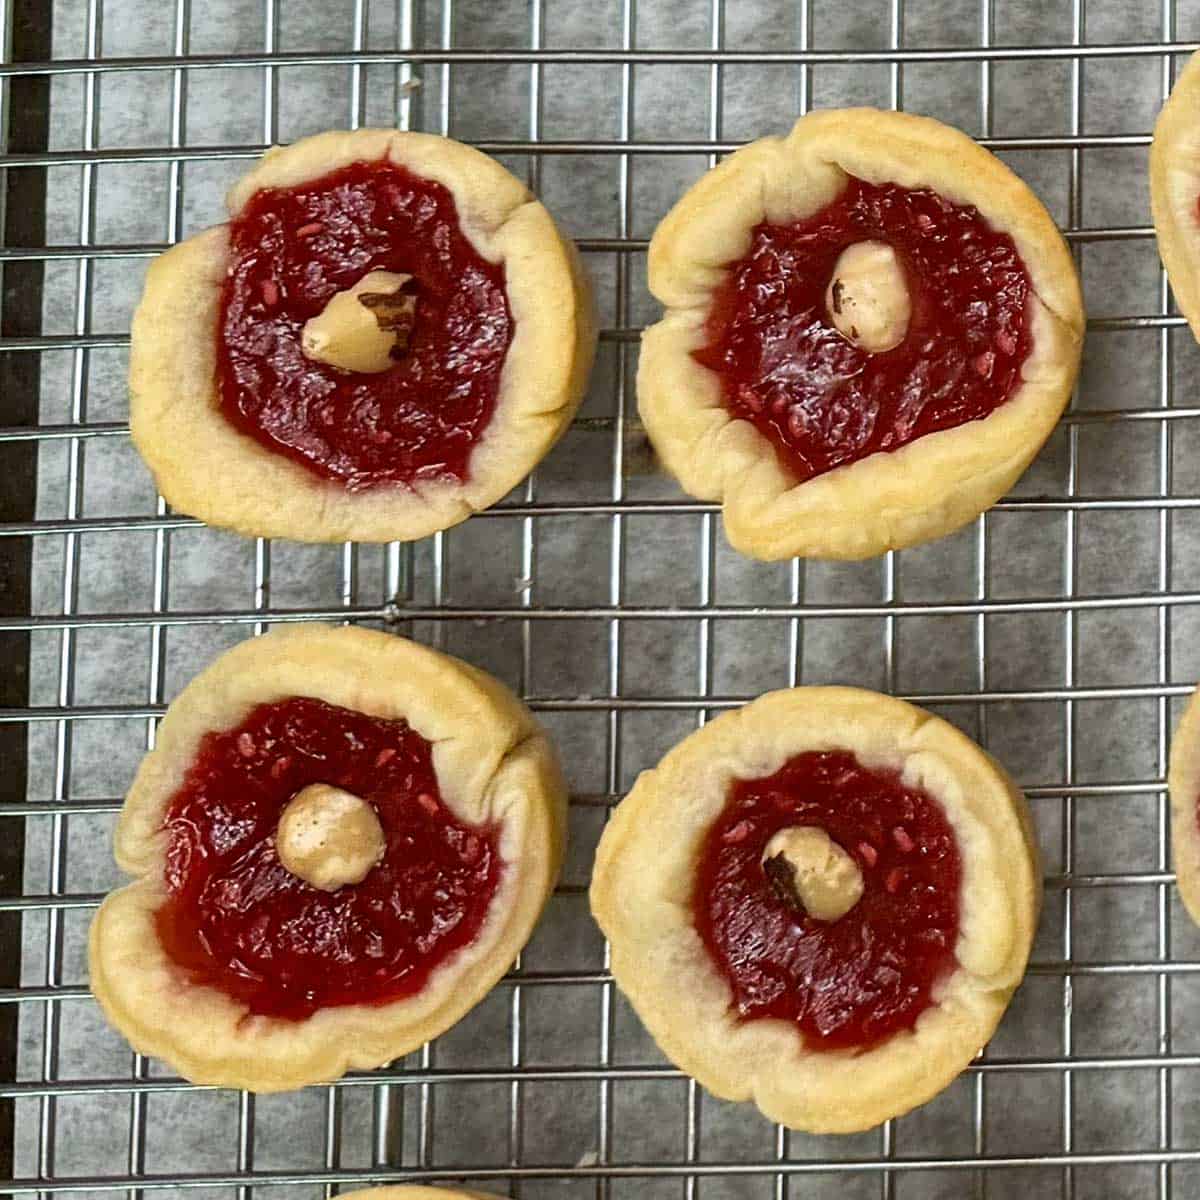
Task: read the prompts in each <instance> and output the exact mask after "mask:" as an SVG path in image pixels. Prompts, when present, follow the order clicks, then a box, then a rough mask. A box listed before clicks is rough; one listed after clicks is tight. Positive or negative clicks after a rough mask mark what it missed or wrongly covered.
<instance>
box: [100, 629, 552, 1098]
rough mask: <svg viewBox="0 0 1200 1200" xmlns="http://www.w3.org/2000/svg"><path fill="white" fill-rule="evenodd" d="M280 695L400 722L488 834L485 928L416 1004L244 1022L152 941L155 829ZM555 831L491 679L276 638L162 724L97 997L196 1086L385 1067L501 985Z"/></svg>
mask: <svg viewBox="0 0 1200 1200" xmlns="http://www.w3.org/2000/svg"><path fill="white" fill-rule="evenodd" d="M289 696H308V697H313V698H316V699H319V700H323V701H325V702H326V703H329V704H334V705H340V706H343V707H345V708H350V709H354V710H355V711H358V712H363V713H368V714H370V715H371V716H376V717H383V718H399V717H403V718H404V719H406V720H407V721H408V722H409V724H410V725H411V726H412V727H413V729H414V730H416V732H417V733H419V734H420V735H421V736H422V737H424V738H426V739H427V740H429V741H430V742H432V743H433V763H434V768H435V770H436V772H437V778H438V784H439V788H440V790H441V793H442V797H443V799H444V801H445V803H446V805H447V807H448V808H450V810H451V811H452V812H453V813H454V815H455V816H456V817H457V818H458V819H460V820H462V821H465V822H468V823H471V824H484V823H490V824H495V825H498V826H499V828H500V842H499V848H500V854H501V856H502V858H503V860H504V862H505V864H506V870H505V872H504V874H503V876H502V877H501V882H500V885H499V888H498V890H497V892H496V895H495V897H494V898H493V901H492V905H491V908H490V910H489V912H488V916H487V918H486V919H485V921H484V925H483V928H482V929H481V930H480V932H479V935H478V936H477V937H476V939H475V940H474V941H473V942H472V943H471V944H470V945H469V946H467V947H465V948H464V949H462V950H460V951H459V952H457V953H456V954H455V955H454V956H453V957H452V958H450V959H449V960H447V961H446V962H445V963H443V964H442V966H440V967H439V968H438V969H437V970H436V971H435V972H434V973H433V975H432V976H431V977H430V979H429V981H428V983H427V984H426V985H425V987H424V988H423V989H422V990H421V992H419V993H418V994H417V995H415V996H410V997H407V998H404V999H401V1000H396V1001H393V1002H391V1003H389V1004H383V1005H345V1006H334V1007H330V1008H325V1009H322V1010H320V1011H318V1012H317V1013H315V1014H313V1016H311V1017H310V1018H308V1019H307V1020H304V1021H287V1020H281V1019H278V1018H273V1017H262V1016H250V1015H248V1014H247V1012H246V1010H245V1008H244V1007H243V1006H242V1005H241V1004H239V1003H238V1002H237V1001H235V1000H234V999H232V998H231V997H230V996H228V995H227V994H225V993H224V992H222V991H219V990H218V989H215V988H210V987H202V986H199V985H196V984H194V983H192V982H191V981H190V980H189V979H188V978H187V977H186V976H185V974H184V973H183V972H182V971H180V969H179V968H178V967H176V965H175V964H174V962H173V961H172V960H171V959H170V958H169V957H168V956H167V954H166V953H165V951H164V950H163V948H162V946H161V944H160V942H159V940H158V935H157V932H156V930H155V924H154V914H155V913H156V912H157V910H158V909H159V907H160V906H161V905H162V904H163V902H164V901H165V899H166V890H165V886H164V884H163V869H164V865H165V856H166V834H165V832H164V831H163V828H162V826H163V817H164V814H165V812H166V809H167V806H168V804H169V802H170V800H171V798H172V796H174V794H175V793H176V791H177V790H178V789H179V787H180V785H181V784H182V782H183V778H184V775H185V773H186V771H187V769H188V768H189V766H190V765H191V763H192V762H193V761H194V759H195V756H196V752H197V749H198V747H199V743H200V740H201V739H202V738H203V737H204V735H205V734H206V733H208V732H210V731H212V730H219V729H229V728H233V727H234V726H236V725H238V724H239V723H240V722H241V721H242V720H244V718H245V717H246V715H247V714H248V713H249V712H250V711H251V710H252V709H253V708H254V707H256V706H257V705H259V704H264V703H269V702H271V701H275V700H281V699H285V698H287V697H289ZM565 828H566V790H565V786H564V784H563V780H562V775H561V772H560V771H559V768H558V763H557V760H556V758H555V755H554V751H553V749H552V748H551V745H550V743H549V741H548V740H547V738H546V736H545V734H544V732H543V731H542V730H541V728H540V727H539V726H538V725H537V724H536V722H535V721H534V720H533V717H532V716H531V715H530V713H529V711H528V710H527V709H526V708H525V706H524V705H523V704H521V702H520V701H519V700H518V699H517V698H516V697H515V696H514V695H513V694H512V693H511V692H510V691H509V690H508V689H507V688H506V687H504V685H503V684H501V683H500V682H499V681H498V680H496V679H493V678H492V677H491V676H489V675H486V674H485V673H484V672H482V671H479V670H477V669H476V668H474V667H471V666H468V665H467V664H466V663H463V662H460V661H459V660H458V659H454V658H451V657H450V656H448V655H445V654H440V653H438V652H437V651H434V650H429V649H427V648H425V647H423V646H418V645H417V644H416V643H414V642H409V641H407V640H405V639H404V638H400V637H394V636H391V635H389V634H384V633H377V632H373V631H369V630H364V629H357V628H331V627H329V626H323V625H315V626H291V627H283V628H281V629H278V630H276V631H274V632H271V633H268V634H266V635H265V636H263V637H259V638H254V639H251V640H250V641H247V642H243V643H241V644H240V645H238V646H236V647H235V648H234V649H232V650H230V651H228V652H226V653H225V654H223V655H222V656H221V657H220V658H219V659H217V661H216V662H214V663H213V664H212V665H211V666H210V667H208V668H207V670H205V671H203V672H202V673H201V674H200V675H198V676H197V677H196V678H195V679H193V680H192V681H191V683H189V684H188V686H187V687H186V688H185V689H184V690H183V691H182V692H181V693H180V694H179V696H178V697H177V698H176V699H175V701H174V702H173V703H172V704H171V706H170V708H169V709H168V710H167V714H166V716H165V717H164V718H163V720H162V724H161V725H160V726H159V733H158V740H157V743H156V745H155V748H154V750H153V751H151V752H150V753H149V754H148V755H147V756H146V757H145V758H144V759H143V760H142V763H141V766H140V767H139V769H138V772H137V776H136V777H135V779H134V782H133V786H132V787H131V788H130V790H129V794H128V796H126V798H125V805H124V808H123V809H122V810H121V816H120V819H119V821H118V825H117V832H116V839H115V850H116V857H117V862H118V863H119V864H120V866H121V867H122V868H123V869H124V870H125V871H127V872H128V873H129V874H130V875H132V876H134V877H135V878H134V882H132V883H130V884H127V885H126V886H125V887H123V888H120V889H119V890H117V891H114V892H112V893H111V894H110V895H109V896H108V898H107V899H106V900H105V901H104V903H103V904H102V905H101V906H100V910H99V912H98V913H97V915H96V918H95V920H94V921H93V923H92V928H91V936H90V941H89V961H90V967H91V987H92V991H93V993H94V994H95V996H96V998H97V1000H99V1002H100V1004H101V1007H102V1008H103V1009H104V1012H105V1014H106V1016H107V1017H108V1019H109V1021H110V1022H111V1023H112V1024H113V1025H114V1026H115V1027H116V1028H117V1029H118V1030H120V1032H121V1033H123V1034H124V1035H125V1037H126V1038H128V1040H129V1042H130V1043H131V1044H132V1045H133V1047H134V1048H135V1049H136V1050H138V1051H139V1052H140V1053H142V1054H148V1055H152V1056H154V1057H156V1058H161V1059H164V1060H165V1061H166V1062H168V1063H170V1064H171V1065H172V1066H173V1067H174V1068H175V1069H176V1070H177V1071H178V1072H179V1073H180V1074H181V1075H183V1076H184V1077H185V1078H186V1079H190V1080H191V1081H192V1082H193V1083H201V1084H216V1085H218V1086H222V1087H237V1088H245V1089H247V1090H249V1091H255V1092H273V1091H283V1090H288V1089H292V1088H298V1087H304V1086H306V1085H308V1084H311V1083H321V1082H327V1081H329V1080H333V1079H337V1078H339V1077H340V1076H341V1075H343V1074H344V1073H345V1072H346V1071H348V1070H351V1069H361V1068H373V1067H379V1066H382V1065H383V1064H384V1063H387V1062H390V1061H391V1060H393V1059H395V1058H399V1057H401V1056H403V1055H405V1054H407V1053H409V1052H410V1051H411V1050H415V1049H416V1048H417V1047H419V1046H421V1045H423V1044H424V1043H425V1042H427V1041H430V1040H431V1039H432V1038H435V1037H437V1036H438V1035H439V1034H441V1033H443V1032H444V1031H445V1030H446V1029H448V1028H449V1027H450V1026H451V1025H453V1024H454V1023H455V1022H456V1021H457V1020H459V1019H460V1018H461V1017H462V1016H463V1015H464V1014H465V1013H466V1012H468V1011H469V1010H470V1009H471V1008H473V1007H474V1006H475V1004H477V1003H478V1002H479V1000H480V999H482V998H483V996H484V995H485V994H486V993H487V992H488V991H489V990H490V989H491V988H492V987H493V985H494V984H495V983H496V982H497V980H499V979H500V977H501V976H502V975H503V974H504V973H505V971H507V970H508V968H509V966H510V965H511V964H512V962H513V960H514V959H515V958H516V956H517V954H518V953H519V952H520V950H521V947H522V946H523V945H524V944H525V942H526V940H527V939H528V937H529V934H530V932H531V931H532V929H533V925H534V923H535V922H536V920H537V918H538V914H539V913H540V912H541V910H542V907H543V905H544V904H545V902H546V899H547V897H548V896H549V895H550V892H551V891H552V890H553V887H554V883H555V880H556V878H557V876H558V870H559V866H560V864H561V861H562V852H563V841H564V836H565Z"/></svg>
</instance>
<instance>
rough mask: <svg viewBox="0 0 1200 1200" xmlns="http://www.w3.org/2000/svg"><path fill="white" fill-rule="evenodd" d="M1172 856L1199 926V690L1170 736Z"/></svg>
mask: <svg viewBox="0 0 1200 1200" xmlns="http://www.w3.org/2000/svg"><path fill="white" fill-rule="evenodd" d="M1167 790H1168V792H1169V793H1170V797H1171V857H1172V859H1173V860H1174V867H1175V881H1176V883H1178V884H1179V896H1180V899H1181V900H1182V901H1183V906H1184V908H1186V909H1187V911H1188V916H1190V917H1191V918H1192V920H1193V921H1195V922H1196V924H1197V925H1200V817H1198V816H1197V805H1198V804H1200V689H1197V690H1196V691H1195V692H1193V693H1192V695H1191V697H1190V699H1189V700H1188V703H1187V707H1186V708H1185V709H1184V710H1183V717H1182V718H1181V719H1180V721H1179V726H1178V728H1177V729H1176V730H1175V736H1174V737H1173V738H1172V739H1171V760H1170V765H1169V769H1168V771H1167Z"/></svg>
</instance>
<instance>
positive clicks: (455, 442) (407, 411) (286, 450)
mask: <svg viewBox="0 0 1200 1200" xmlns="http://www.w3.org/2000/svg"><path fill="white" fill-rule="evenodd" d="M230 239H231V248H230V256H231V266H230V268H229V274H228V277H227V278H226V281H225V286H224V290H223V292H222V296H221V315H220V327H219V334H218V338H217V383H218V388H219V393H220V399H221V411H222V412H223V413H224V415H225V417H226V419H227V420H229V421H230V422H231V423H232V424H233V425H234V426H235V428H237V429H239V430H240V431H241V432H242V433H244V434H247V435H248V436H249V437H252V438H254V439H255V441H257V442H259V443H260V444H262V445H263V446H265V447H266V448H267V449H268V450H272V451H275V452H277V453H280V454H284V455H286V456H287V457H288V458H291V459H293V460H295V461H296V462H298V463H300V464H302V465H303V466H305V467H308V468H309V469H310V470H311V471H313V472H315V473H316V474H317V475H320V476H322V477H324V478H327V479H334V480H338V481H340V482H341V483H342V484H344V485H345V486H346V487H347V488H349V489H351V490H358V489H363V488H369V487H374V486H378V485H380V484H411V483H412V482H413V481H414V480H418V479H441V478H451V479H459V480H464V479H466V478H468V475H469V460H470V457H471V451H472V449H473V448H474V446H475V444H476V443H477V442H478V441H479V439H480V437H481V436H482V435H483V433H484V430H485V429H486V428H487V425H488V422H489V421H490V420H491V418H492V414H493V412H494V411H495V408H496V397H497V394H498V392H499V388H500V373H501V371H502V369H503V367H504V359H505V356H506V355H507V353H508V347H509V344H510V343H511V341H512V337H513V318H512V314H511V312H510V311H509V307H508V298H507V296H506V294H505V288H504V270H503V268H502V267H500V266H498V265H496V264H494V263H489V262H488V261H487V260H486V259H484V258H482V257H481V256H480V255H479V254H478V253H477V252H476V250H475V249H474V247H473V246H472V245H471V243H470V242H469V241H467V239H466V237H465V236H464V234H463V232H462V228H461V226H460V224H459V219H458V212H457V210H456V208H455V205H454V199H453V197H452V196H451V195H450V193H449V192H448V191H447V190H446V188H444V187H443V186H442V185H441V184H440V183H434V182H433V181H432V180H429V179H423V178H420V177H419V176H417V175H414V174H412V172H410V171H407V170H405V169H404V168H403V167H399V166H396V165H395V164H394V163H390V162H387V161H381V162H369V163H368V162H359V163H353V164H352V165H350V166H348V167H342V168H341V169H340V170H337V171H333V172H331V173H330V174H328V175H325V176H323V177H322V178H320V179H317V180H314V181H313V182H311V183H306V184H304V185H303V186H301V187H296V188H287V189H274V188H268V189H265V190H263V191H260V192H258V193H257V194H256V195H255V196H253V197H252V198H251V200H250V201H249V203H247V205H246V206H245V208H244V209H243V210H242V212H241V213H240V214H239V215H238V216H237V217H236V218H235V220H234V221H233V222H232V224H231V225H230ZM375 270H384V271H395V272H397V273H402V274H405V275H411V276H412V277H413V280H412V281H411V282H410V283H409V284H408V285H406V287H407V288H408V289H410V290H412V291H413V293H414V294H415V296H416V301H417V304H416V313H415V323H414V324H413V327H412V329H411V333H410V335H409V338H408V343H407V347H406V348H404V349H403V350H400V349H399V348H397V350H396V351H395V352H394V354H393V357H394V358H395V363H394V365H393V366H392V367H390V368H389V369H388V370H387V371H384V372H381V373H380V374H377V375H371V374H360V373H353V372H344V371H339V370H337V369H335V368H334V367H331V366H328V365H326V364H325V363H320V362H315V361H313V360H311V359H309V358H306V357H305V356H304V354H303V353H302V351H301V348H300V333H301V329H302V328H303V326H304V323H305V321H307V320H308V319H309V318H310V317H315V316H316V315H317V314H318V313H320V312H321V311H322V310H323V309H324V307H325V305H326V304H327V303H328V302H329V301H330V299H332V297H333V296H334V295H335V294H336V293H338V292H341V291H344V290H346V289H347V288H349V287H351V286H353V285H354V284H355V283H357V282H358V281H359V280H360V279H361V278H362V276H363V275H365V274H366V273H367V272H368V271H375Z"/></svg>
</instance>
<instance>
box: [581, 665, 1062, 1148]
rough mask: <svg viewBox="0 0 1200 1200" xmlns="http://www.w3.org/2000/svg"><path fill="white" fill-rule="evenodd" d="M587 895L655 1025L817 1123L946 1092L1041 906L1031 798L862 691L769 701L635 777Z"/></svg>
mask: <svg viewBox="0 0 1200 1200" xmlns="http://www.w3.org/2000/svg"><path fill="white" fill-rule="evenodd" d="M591 900H592V911H593V912H594V914H595V916H596V919H597V921H598V922H599V923H600V926H601V928H602V929H603V930H604V932H605V934H607V936H608V938H609V939H610V941H611V943H612V970H613V975H614V976H615V978H616V981H617V983H618V984H619V985H620V987H621V989H622V990H623V991H624V992H625V993H626V995H627V996H628V997H629V999H630V1001H631V1002H632V1004H633V1006H634V1008H635V1009H636V1010H637V1012H638V1015H639V1016H640V1017H641V1018H642V1020H643V1021H644V1022H645V1024H646V1026H647V1028H648V1029H649V1030H650V1032H651V1033H652V1034H653V1035H654V1038H655V1040H656V1041H657V1042H658V1044H659V1045H660V1046H661V1047H662V1049H663V1051H664V1053H666V1054H667V1055H668V1056H669V1057H670V1058H671V1059H672V1060H673V1061H674V1062H675V1063H677V1064H678V1065H679V1066H680V1067H681V1068H682V1069H683V1070H685V1071H687V1072H688V1073H689V1074H690V1075H692V1076H693V1077H695V1078H696V1079H697V1080H699V1082H700V1083H702V1084H703V1085H704V1086H705V1087H706V1088H708V1089H709V1090H710V1091H711V1092H713V1093H714V1094H716V1095H717V1096H720V1097H722V1098H724V1099H729V1100H753V1101H754V1102H755V1103H756V1104H757V1105H758V1107H759V1109H760V1110H761V1111H762V1112H763V1113H764V1114H765V1115H766V1116H767V1117H769V1118H770V1119H771V1120H773V1121H779V1122H782V1123H783V1124H785V1125H788V1126H790V1127H792V1128H793V1129H803V1130H808V1131H810V1132H815V1133H849V1132H854V1131H857V1130H863V1129H868V1128H870V1127H872V1126H874V1125H878V1124H879V1123H880V1122H882V1121H885V1120H887V1119H888V1118H889V1117H896V1116H899V1115H900V1114H902V1113H905V1112H907V1111H908V1110H909V1109H911V1108H913V1107H914V1106H916V1105H918V1104H922V1103H924V1102H925V1101H926V1100H929V1099H930V1098H931V1097H933V1096H934V1095H936V1094H937V1093H938V1092H940V1091H941V1090H942V1089H943V1088H944V1087H946V1086H947V1085H948V1084H949V1083H950V1082H951V1081H952V1080H953V1079H954V1078H955V1077H956V1076H957V1075H958V1074H959V1072H960V1071H962V1069H963V1068H964V1067H965V1066H966V1065H967V1064H968V1063H969V1062H970V1061H971V1059H972V1058H974V1057H975V1055H976V1054H977V1053H978V1052H979V1050H980V1049H981V1048H982V1047H983V1045H984V1044H985V1043H986V1042H987V1040H988V1038H989V1037H990V1036H991V1034H992V1032H993V1030H994V1029H995V1028H996V1025H997V1024H998V1022H999V1021H1000V1018H1001V1016H1002V1015H1003V1014H1004V1010H1005V1008H1006V1007H1007V1005H1008V1001H1009V998H1010V996H1011V995H1012V993H1013V991H1014V989H1015V988H1016V986H1017V985H1018V984H1019V983H1020V981H1021V978H1022V975H1023V973H1024V970H1025V964H1026V961H1027V959H1028V956H1029V951H1030V946H1031V944H1032V941H1033V933H1034V926H1035V924H1036V921H1037V915H1038V910H1039V906H1040V901H1041V878H1040V873H1039V870H1038V861H1037V852H1036V848H1035V845H1034V840H1033V834H1032V826H1031V823H1030V818H1029V813H1028V810H1027V808H1026V805H1025V800H1024V797H1023V796H1022V795H1021V793H1020V792H1019V791H1018V790H1017V788H1016V787H1015V785H1014V784H1013V782H1012V781H1011V780H1010V779H1009V777H1008V776H1007V775H1006V774H1005V772H1004V771H1003V769H1002V768H1001V767H1000V766H999V765H998V764H997V763H996V762H994V761H993V760H992V759H991V758H989V757H988V755H987V754H985V753H984V752H983V751H982V750H981V749H980V748H979V747H978V746H976V745H975V744H974V743H973V742H972V741H971V740H970V739H969V738H967V737H965V736H964V735H963V734H962V733H960V732H959V731H958V730H956V729H955V728H953V727H952V726H951V725H949V724H947V722H945V721H943V720H941V719H940V718H938V717H934V716H932V715H931V714H929V713H927V712H923V711H922V710H921V709H919V708H915V707H913V706H912V705H911V704H907V703H905V702H904V701H901V700H896V699H893V698H891V697H888V696H882V695H879V694H877V693H874V692H867V691H860V690H857V689H853V688H825V687H813V688H793V689H791V690H789V691H780V692H772V693H769V694H768V695H765V696H762V697H760V698H759V699H757V700H755V701H754V702H753V703H751V704H749V705H747V706H746V707H745V708H742V709H739V710H737V711H734V712H731V713H728V714H725V715H723V716H720V717H718V718H717V719H716V720H714V721H711V722H710V723H709V724H707V725H705V726H704V727H703V728H702V729H700V730H698V731H697V732H695V733H693V734H691V735H690V736H689V737H687V738H685V739H684V740H683V741H682V742H681V743H680V744H679V745H678V746H676V747H675V748H674V749H673V750H672V751H671V752H670V753H669V754H667V756H666V757H665V758H664V759H663V760H662V762H661V763H659V765H658V766H657V767H656V768H654V770H651V771H646V772H644V773H643V774H642V775H641V776H640V777H639V779H638V781H637V783H636V784H635V786H634V788H633V790H632V791H631V792H630V794H629V795H628V796H627V797H626V798H625V799H624V800H623V801H622V802H621V804H620V805H619V806H618V807H617V809H616V812H615V814H614V816H613V818H612V820H611V821H610V822H609V824H608V826H607V827H606V829H605V832H604V835H603V837H602V839H601V841H600V847H599V851H598V853H597V858H596V869H595V874H594V876H593V881H592V888H591Z"/></svg>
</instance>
